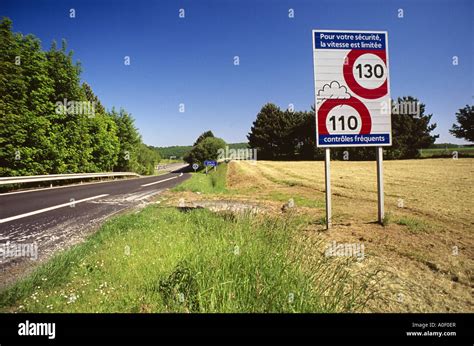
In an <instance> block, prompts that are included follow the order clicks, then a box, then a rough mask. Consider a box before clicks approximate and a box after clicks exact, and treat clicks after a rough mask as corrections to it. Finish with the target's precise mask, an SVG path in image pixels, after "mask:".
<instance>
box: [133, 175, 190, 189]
mask: <svg viewBox="0 0 474 346" xmlns="http://www.w3.org/2000/svg"><path fill="white" fill-rule="evenodd" d="M180 176H181V175H178V176H176V177H172V178H168V179H163V180H160V181H155V182H154V183H149V184H143V185H142V187H145V186H151V185H155V184H159V183H162V182H164V181H168V180H171V179H176V178H178V177H180Z"/></svg>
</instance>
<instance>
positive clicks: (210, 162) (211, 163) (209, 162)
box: [204, 160, 217, 167]
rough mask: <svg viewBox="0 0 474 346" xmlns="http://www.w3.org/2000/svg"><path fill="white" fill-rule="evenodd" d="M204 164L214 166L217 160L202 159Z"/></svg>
mask: <svg viewBox="0 0 474 346" xmlns="http://www.w3.org/2000/svg"><path fill="white" fill-rule="evenodd" d="M204 166H206V167H216V166H217V161H211V160H209V161H204Z"/></svg>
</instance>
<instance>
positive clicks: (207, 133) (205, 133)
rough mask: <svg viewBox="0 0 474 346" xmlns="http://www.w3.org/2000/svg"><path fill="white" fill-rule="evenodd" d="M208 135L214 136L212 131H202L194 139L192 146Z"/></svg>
mask: <svg viewBox="0 0 474 346" xmlns="http://www.w3.org/2000/svg"><path fill="white" fill-rule="evenodd" d="M209 137H214V134H213V133H212V131H206V132H203V133H202V134H201V135H200V136H199V137H198V138H197V139H196V142H194V144H193V147H195V146H196V145H198V144H199V143H201V142H202V141H203V140H204V139H206V138H209Z"/></svg>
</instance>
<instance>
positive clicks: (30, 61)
mask: <svg viewBox="0 0 474 346" xmlns="http://www.w3.org/2000/svg"><path fill="white" fill-rule="evenodd" d="M11 26H12V22H11V20H9V19H8V18H4V19H3V20H2V21H1V22H0V76H1V78H0V95H2V97H1V99H0V122H1V124H2V126H1V127H0V167H1V168H0V175H27V174H44V173H49V171H50V170H51V168H52V160H51V153H52V151H53V146H52V143H51V138H50V135H49V132H50V121H49V119H48V116H49V114H50V113H51V112H52V111H53V109H54V108H53V104H52V103H51V102H50V101H49V99H50V97H51V95H52V94H53V88H52V83H53V81H52V80H51V78H49V76H48V73H47V61H46V56H45V54H44V52H43V51H42V50H41V44H40V42H39V40H38V39H37V38H35V37H34V36H33V35H27V36H22V35H20V34H13V33H12V31H11Z"/></svg>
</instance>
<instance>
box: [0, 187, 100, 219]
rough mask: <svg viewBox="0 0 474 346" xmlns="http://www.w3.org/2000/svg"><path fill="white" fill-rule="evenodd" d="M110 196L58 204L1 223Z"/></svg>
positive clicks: (12, 217)
mask: <svg viewBox="0 0 474 346" xmlns="http://www.w3.org/2000/svg"><path fill="white" fill-rule="evenodd" d="M108 195H109V194H104V195H98V196H93V197H89V198H84V199H80V200H78V201H73V202H68V203H63V204H58V205H55V206H53V207H48V208H44V209H39V210H35V211H31V212H29V213H26V214H20V215H16V216H11V217H7V218H6V219H0V223H5V222H9V221H13V220H18V219H22V218H24V217H27V216H31V215H36V214H41V213H45V212H47V211H50V210H54V209H59V208H63V207H67V206H70V205H73V204H74V205H75V204H78V203H82V202H87V201H92V200H93V199H97V198H102V197H105V196H108Z"/></svg>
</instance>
